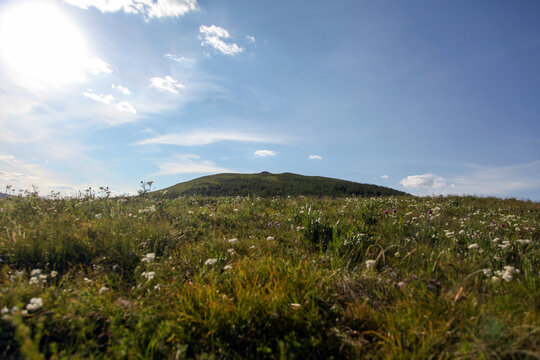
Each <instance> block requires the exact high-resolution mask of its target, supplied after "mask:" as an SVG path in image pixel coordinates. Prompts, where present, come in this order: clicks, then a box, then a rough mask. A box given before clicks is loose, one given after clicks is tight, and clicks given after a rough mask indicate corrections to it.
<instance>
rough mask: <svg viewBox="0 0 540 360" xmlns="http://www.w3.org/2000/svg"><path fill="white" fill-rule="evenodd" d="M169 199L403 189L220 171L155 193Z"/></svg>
mask: <svg viewBox="0 0 540 360" xmlns="http://www.w3.org/2000/svg"><path fill="white" fill-rule="evenodd" d="M154 193H155V194H156V195H157V194H160V195H163V196H164V197H167V198H174V197H177V196H192V195H204V196H247V195H255V196H260V197H270V196H288V195H291V196H299V195H305V196H327V197H346V196H363V197H370V196H388V195H405V193H404V192H402V191H398V190H394V189H391V188H387V187H384V186H379V185H372V184H360V183H356V182H352V181H345V180H339V179H332V178H327V177H322V176H303V175H297V174H292V173H283V174H271V173H269V172H262V173H259V174H218V175H210V176H204V177H201V178H198V179H194V180H191V181H187V182H184V183H180V184H176V185H173V186H171V187H168V188H166V189H162V190H159V191H156V192H154Z"/></svg>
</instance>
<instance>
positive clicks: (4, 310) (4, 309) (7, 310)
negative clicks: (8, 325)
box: [1, 306, 9, 315]
mask: <svg viewBox="0 0 540 360" xmlns="http://www.w3.org/2000/svg"><path fill="white" fill-rule="evenodd" d="M1 313H2V315H6V314H8V313H9V309H8V308H7V306H4V307H3V308H2V311H1Z"/></svg>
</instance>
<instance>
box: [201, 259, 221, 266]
mask: <svg viewBox="0 0 540 360" xmlns="http://www.w3.org/2000/svg"><path fill="white" fill-rule="evenodd" d="M217 261H218V259H208V260H206V261H205V262H204V265H214V264H215V263H217Z"/></svg>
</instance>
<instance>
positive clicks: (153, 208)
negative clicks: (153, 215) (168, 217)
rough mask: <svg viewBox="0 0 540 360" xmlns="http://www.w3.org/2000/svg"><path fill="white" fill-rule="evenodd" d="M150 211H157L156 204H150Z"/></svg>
mask: <svg viewBox="0 0 540 360" xmlns="http://www.w3.org/2000/svg"><path fill="white" fill-rule="evenodd" d="M148 211H151V212H155V211H156V206H155V205H152V206H150V207H149V208H148Z"/></svg>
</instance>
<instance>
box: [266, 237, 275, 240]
mask: <svg viewBox="0 0 540 360" xmlns="http://www.w3.org/2000/svg"><path fill="white" fill-rule="evenodd" d="M266 240H268V241H272V240H274V237H273V236H268V237H266Z"/></svg>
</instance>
